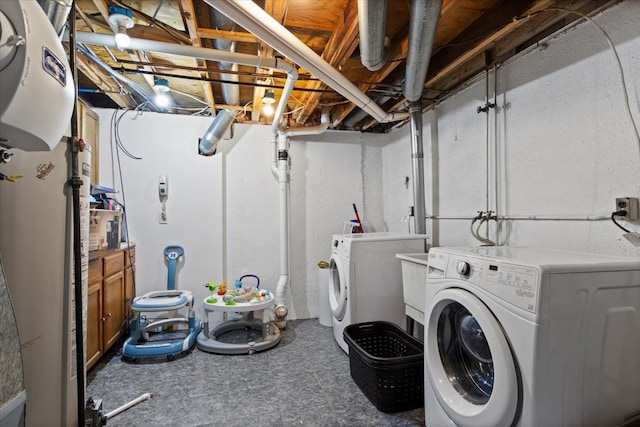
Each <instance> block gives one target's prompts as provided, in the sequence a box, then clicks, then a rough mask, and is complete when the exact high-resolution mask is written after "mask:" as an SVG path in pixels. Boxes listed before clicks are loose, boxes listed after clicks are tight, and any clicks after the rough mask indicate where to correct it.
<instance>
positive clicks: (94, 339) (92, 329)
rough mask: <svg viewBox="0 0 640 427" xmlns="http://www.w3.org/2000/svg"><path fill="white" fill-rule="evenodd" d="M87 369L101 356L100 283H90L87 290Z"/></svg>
mask: <svg viewBox="0 0 640 427" xmlns="http://www.w3.org/2000/svg"><path fill="white" fill-rule="evenodd" d="M87 302H88V304H87V369H89V368H91V367H92V366H93V365H94V364H95V363H96V362H97V361H98V359H100V356H102V323H103V322H102V283H101V282H97V283H91V284H90V285H89V291H88V292H87Z"/></svg>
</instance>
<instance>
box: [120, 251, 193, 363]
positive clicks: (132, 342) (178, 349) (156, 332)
mask: <svg viewBox="0 0 640 427" xmlns="http://www.w3.org/2000/svg"><path fill="white" fill-rule="evenodd" d="M183 255H184V249H183V248H182V246H177V245H173V246H167V247H166V248H164V257H165V259H166V260H167V263H168V268H169V272H168V277H167V290H166V291H154V292H148V293H146V294H144V295H142V296H140V297H136V298H135V299H134V300H133V303H132V304H131V309H132V311H133V312H134V313H135V318H134V319H133V320H132V321H131V336H130V337H129V338H128V339H127V340H126V341H125V343H124V344H123V346H122V359H123V360H125V361H127V362H139V361H142V360H151V359H158V358H166V359H167V360H174V359H176V358H177V357H180V356H183V355H185V354H187V353H189V352H190V351H191V350H192V349H193V347H194V346H195V344H196V337H197V336H198V333H199V332H200V329H201V325H200V320H198V319H197V318H196V316H195V312H194V309H193V305H194V298H193V295H192V294H191V292H190V291H183V290H177V289H176V282H175V279H176V266H177V264H178V261H179V260H180V259H181V257H182V256H183Z"/></svg>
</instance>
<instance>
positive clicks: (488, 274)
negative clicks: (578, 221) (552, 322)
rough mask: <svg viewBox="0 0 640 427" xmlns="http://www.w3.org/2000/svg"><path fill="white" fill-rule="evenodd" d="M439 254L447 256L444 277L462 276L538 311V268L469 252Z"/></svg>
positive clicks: (508, 300)
mask: <svg viewBox="0 0 640 427" xmlns="http://www.w3.org/2000/svg"><path fill="white" fill-rule="evenodd" d="M440 255H441V257H442V256H444V258H448V260H447V265H446V272H445V274H444V276H445V277H446V278H449V279H458V280H464V281H466V282H469V283H472V284H473V285H475V286H478V287H480V288H482V289H484V290H486V291H487V292H490V293H492V294H493V295H495V296H497V297H498V298H500V299H502V300H504V301H506V302H508V303H510V304H513V305H515V306H517V307H520V308H522V309H523V310H526V311H528V312H531V313H536V312H537V307H538V293H539V289H538V288H539V277H540V272H539V270H538V269H537V268H535V267H532V266H526V265H519V264H511V263H508V262H504V261H501V260H491V259H485V258H475V257H472V256H468V257H465V256H461V255H455V254H440ZM441 264H442V260H441Z"/></svg>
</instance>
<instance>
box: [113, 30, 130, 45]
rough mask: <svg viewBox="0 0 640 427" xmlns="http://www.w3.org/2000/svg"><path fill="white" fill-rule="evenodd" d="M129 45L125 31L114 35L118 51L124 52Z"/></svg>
mask: <svg viewBox="0 0 640 427" xmlns="http://www.w3.org/2000/svg"><path fill="white" fill-rule="evenodd" d="M130 44H131V39H130V38H129V35H128V34H127V33H126V31H124V30H122V32H118V34H116V47H117V48H118V49H120V50H124V49H126V48H128V47H129V45H130Z"/></svg>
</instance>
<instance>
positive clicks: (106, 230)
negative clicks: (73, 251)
mask: <svg viewBox="0 0 640 427" xmlns="http://www.w3.org/2000/svg"><path fill="white" fill-rule="evenodd" d="M89 217H90V219H89V250H90V251H98V250H103V249H117V248H119V247H120V229H121V227H122V212H121V211H107V210H102V209H91V210H90V211H89Z"/></svg>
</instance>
